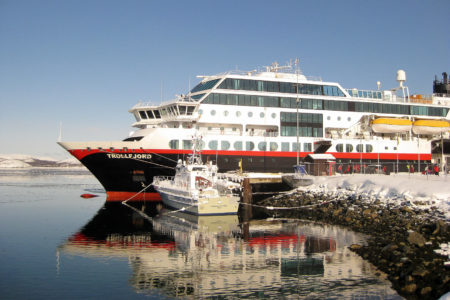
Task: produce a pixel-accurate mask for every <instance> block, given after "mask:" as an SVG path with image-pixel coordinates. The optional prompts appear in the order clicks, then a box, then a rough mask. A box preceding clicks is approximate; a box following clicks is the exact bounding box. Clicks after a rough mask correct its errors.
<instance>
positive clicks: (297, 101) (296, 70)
mask: <svg viewBox="0 0 450 300" xmlns="http://www.w3.org/2000/svg"><path fill="white" fill-rule="evenodd" d="M295 63H296V66H295V73H296V75H297V99H296V101H295V102H296V104H297V113H296V115H297V166H298V165H299V151H300V149H299V148H300V147H299V138H298V103H299V101H300V100H299V98H298V66H297V64H298V61H297V60H295Z"/></svg>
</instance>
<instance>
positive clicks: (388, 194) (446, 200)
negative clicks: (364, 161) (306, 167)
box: [307, 173, 450, 221]
mask: <svg viewBox="0 0 450 300" xmlns="http://www.w3.org/2000/svg"><path fill="white" fill-rule="evenodd" d="M307 189H308V190H316V189H317V190H322V191H325V192H327V191H333V192H341V193H347V194H364V195H366V196H368V197H370V198H372V199H378V200H380V201H382V202H384V203H388V204H394V205H399V206H400V205H402V204H403V203H405V201H406V202H407V201H409V202H410V203H412V204H414V203H417V204H420V205H418V206H416V207H418V208H422V209H428V208H431V207H434V208H437V209H438V210H440V211H441V212H442V213H443V214H444V215H445V218H446V219H447V221H448V220H450V174H449V175H443V174H441V175H439V176H436V175H422V174H419V173H414V174H409V173H398V174H391V175H382V174H352V175H337V176H320V177H316V178H315V179H314V184H313V185H311V186H308V187H307Z"/></svg>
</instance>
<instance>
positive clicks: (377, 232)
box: [255, 190, 450, 299]
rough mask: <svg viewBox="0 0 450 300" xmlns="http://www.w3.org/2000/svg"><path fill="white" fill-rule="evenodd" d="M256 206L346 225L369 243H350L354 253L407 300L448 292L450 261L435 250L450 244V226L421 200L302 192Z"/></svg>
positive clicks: (275, 198) (279, 212)
mask: <svg viewBox="0 0 450 300" xmlns="http://www.w3.org/2000/svg"><path fill="white" fill-rule="evenodd" d="M255 204H257V205H261V206H269V207H275V209H263V211H264V213H267V214H268V215H270V216H274V215H275V216H278V217H294V218H300V219H308V220H313V221H319V222H325V223H328V224H336V225H343V226H346V227H348V228H351V229H352V230H354V231H357V232H362V233H366V234H367V235H368V236H369V238H368V241H367V244H366V245H352V246H351V247H350V248H351V250H353V251H355V252H356V253H358V254H359V255H360V256H361V257H363V258H364V259H366V260H368V261H370V262H371V263H372V264H373V265H375V266H376V267H377V268H378V269H379V270H381V271H383V272H384V273H386V274H388V279H389V280H390V281H391V283H392V286H393V288H394V289H395V290H397V292H398V293H399V294H400V295H402V296H403V297H405V298H407V299H438V298H439V297H440V296H441V295H443V294H445V293H447V292H449V290H450V267H449V266H448V262H447V261H448V257H446V256H443V255H440V254H438V253H436V251H435V250H436V249H439V247H440V245H441V244H443V243H449V241H450V227H449V223H448V222H447V221H446V220H445V217H444V214H443V213H442V212H439V211H438V210H437V209H435V207H433V206H432V205H429V204H430V203H425V206H422V207H421V203H419V202H412V201H410V200H407V199H396V201H392V202H391V203H390V204H389V203H388V202H386V201H383V202H382V201H380V200H377V199H373V197H369V196H367V197H366V196H365V195H358V194H356V193H353V194H346V193H338V192H324V191H306V190H304V191H302V190H298V191H296V192H295V193H291V194H287V195H282V196H277V197H274V198H269V199H266V200H262V201H260V202H259V203H255ZM276 207H292V209H276ZM424 207H426V208H424ZM446 264H447V265H446Z"/></svg>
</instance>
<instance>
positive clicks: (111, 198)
mask: <svg viewBox="0 0 450 300" xmlns="http://www.w3.org/2000/svg"><path fill="white" fill-rule="evenodd" d="M136 194H137V193H135V192H106V195H107V197H106V201H108V202H119V201H125V200H128V199H130V200H129V201H131V202H132V201H150V202H160V201H161V196H160V195H159V194H158V193H140V194H137V195H136ZM133 196H134V197H133Z"/></svg>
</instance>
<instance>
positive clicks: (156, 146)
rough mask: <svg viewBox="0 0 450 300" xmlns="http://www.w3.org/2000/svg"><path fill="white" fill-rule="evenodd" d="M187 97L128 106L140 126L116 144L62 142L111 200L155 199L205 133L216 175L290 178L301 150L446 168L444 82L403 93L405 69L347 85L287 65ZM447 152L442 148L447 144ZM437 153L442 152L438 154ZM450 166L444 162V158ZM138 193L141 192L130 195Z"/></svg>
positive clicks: (353, 161) (219, 81) (348, 159)
mask: <svg viewBox="0 0 450 300" xmlns="http://www.w3.org/2000/svg"><path fill="white" fill-rule="evenodd" d="M200 78H201V82H200V83H199V84H198V85H196V86H195V87H194V88H193V89H192V90H191V91H189V93H187V94H186V95H181V96H178V97H177V98H176V99H174V100H171V101H168V102H165V103H162V104H160V105H154V104H151V103H138V104H136V105H135V106H134V107H133V108H131V109H130V113H132V114H133V115H134V117H135V118H136V122H135V123H134V124H133V126H134V127H136V128H137V130H136V131H134V132H133V133H132V134H130V136H129V137H127V138H125V139H124V140H123V141H108V142H100V141H99V142H60V145H61V146H62V147H64V148H65V149H67V150H68V151H69V152H70V153H71V154H72V155H73V156H75V157H76V158H77V159H79V160H80V161H81V163H83V164H84V165H85V166H86V167H87V168H88V169H89V170H90V171H91V172H92V173H93V174H94V175H95V176H96V177H97V179H98V180H99V181H100V182H101V184H102V185H103V186H104V188H105V190H106V192H107V195H108V200H109V201H114V200H125V199H128V198H130V197H133V200H149V201H159V200H160V197H159V195H158V193H157V192H156V191H155V190H154V189H153V188H152V187H151V183H152V181H153V176H173V175H174V173H175V166H176V164H177V161H178V159H184V157H185V156H186V155H188V154H190V153H191V149H192V136H193V135H195V134H196V133H197V132H199V133H200V134H201V135H202V136H203V145H202V155H203V158H204V160H206V161H214V162H215V163H216V164H217V165H218V167H219V170H220V171H221V172H227V171H231V170H236V169H238V168H239V165H240V164H242V168H243V170H244V171H248V172H252V171H253V172H289V173H292V171H293V165H295V164H297V163H298V162H299V161H300V162H301V161H302V160H303V159H304V158H305V157H306V156H307V155H308V154H312V153H314V152H316V153H327V154H331V155H333V156H334V157H335V158H336V164H337V165H342V166H343V168H342V170H348V169H349V167H350V166H351V167H352V169H354V170H356V169H355V168H354V167H355V166H357V170H358V171H359V170H362V169H363V167H365V166H367V165H370V164H377V165H378V164H381V165H384V166H386V167H387V169H388V170H389V171H394V170H397V169H398V168H399V169H400V171H406V166H407V165H409V166H411V165H412V166H414V168H415V170H416V171H417V170H418V168H419V167H420V169H421V170H423V169H424V167H425V166H426V165H427V164H428V163H431V162H432V159H433V162H435V163H440V164H442V165H443V163H444V161H443V160H442V159H443V158H445V155H444V154H442V155H441V156H439V157H438V158H437V159H436V160H435V161H434V158H432V154H433V153H434V152H436V153H440V152H442V153H444V151H441V150H443V149H442V148H440V147H442V146H440V145H442V142H441V141H444V144H446V143H448V138H449V130H450V127H449V119H450V114H449V110H450V84H449V82H448V78H447V74H446V73H443V79H442V80H438V79H436V80H435V81H434V91H433V92H434V93H433V95H430V96H424V95H409V90H408V87H407V86H406V85H405V81H406V75H405V72H404V71H402V70H400V71H398V72H397V81H398V87H395V88H393V89H390V90H380V89H377V90H358V89H345V88H343V87H342V86H341V85H340V84H339V83H336V82H327V81H323V80H322V79H320V78H310V77H307V76H305V75H303V74H302V73H301V72H300V70H299V69H298V68H297V67H295V66H293V65H292V64H288V65H287V66H279V65H278V64H276V63H274V64H273V65H272V66H270V67H266V68H264V69H262V70H254V71H249V72H240V71H239V72H238V71H231V72H226V73H222V74H217V75H211V76H201V77H200ZM444 148H446V147H444ZM439 149H441V150H439ZM448 161H449V162H450V159H448ZM137 193H138V194H137Z"/></svg>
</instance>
